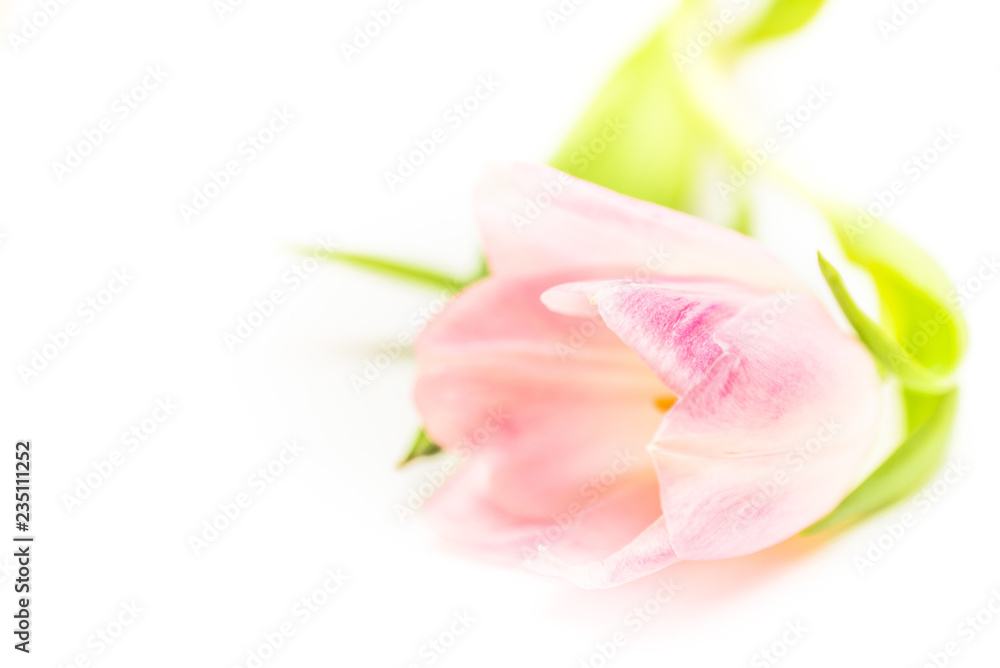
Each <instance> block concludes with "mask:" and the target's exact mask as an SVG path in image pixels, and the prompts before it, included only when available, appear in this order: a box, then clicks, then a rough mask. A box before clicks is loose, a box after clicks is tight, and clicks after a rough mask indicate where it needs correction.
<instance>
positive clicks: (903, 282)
mask: <svg viewBox="0 0 1000 668" xmlns="http://www.w3.org/2000/svg"><path fill="white" fill-rule="evenodd" d="M824 211H825V213H826V215H827V217H828V218H829V219H830V221H831V223H832V224H833V227H834V230H835V231H836V232H837V236H838V238H839V239H840V245H841V247H842V248H843V249H844V252H845V254H846V255H847V258H848V259H849V260H851V261H852V262H854V263H856V264H859V265H861V266H862V267H864V268H865V269H866V270H867V271H868V273H869V274H870V275H871V277H872V279H873V280H874V281H875V287H876V289H877V290H878V293H879V298H880V299H881V303H882V307H883V308H882V324H883V326H884V327H885V328H886V329H887V330H888V331H889V332H890V333H891V334H892V335H893V337H894V338H895V339H896V341H897V342H899V343H900V345H902V346H903V348H904V349H905V350H906V351H907V353H908V354H909V355H910V356H911V357H913V358H914V359H915V360H917V361H918V362H920V364H921V365H923V366H924V367H926V368H929V369H933V370H935V371H936V372H937V373H938V374H939V375H945V374H948V373H952V372H954V371H955V370H956V369H957V368H958V366H959V363H960V362H961V360H962V356H963V354H964V353H965V347H966V340H967V334H966V328H965V319H964V318H963V317H962V313H961V311H960V310H959V308H958V301H957V299H956V295H955V290H954V288H953V287H952V284H951V281H949V280H948V277H947V276H946V275H945V273H944V272H943V271H942V270H941V268H940V267H939V266H938V264H937V263H936V262H935V261H934V259H933V258H931V257H930V256H929V255H928V254H927V253H925V252H924V251H923V250H921V249H920V248H918V247H917V246H916V245H915V244H914V243H913V242H911V241H910V240H909V239H907V238H906V237H904V236H903V235H902V234H900V233H899V232H897V231H896V230H894V229H893V228H892V227H890V226H889V225H886V224H885V223H883V222H882V221H879V220H875V219H873V218H871V217H869V216H868V215H867V214H864V213H856V212H851V211H849V210H847V209H844V208H838V207H830V206H826V207H824Z"/></svg>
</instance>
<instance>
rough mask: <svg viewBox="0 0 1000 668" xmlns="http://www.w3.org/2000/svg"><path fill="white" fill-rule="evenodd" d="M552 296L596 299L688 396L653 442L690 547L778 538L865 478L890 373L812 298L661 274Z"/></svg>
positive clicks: (733, 546)
mask: <svg viewBox="0 0 1000 668" xmlns="http://www.w3.org/2000/svg"><path fill="white" fill-rule="evenodd" d="M582 296H583V297H586V298H585V299H581V297H582ZM544 299H545V301H546V303H548V304H550V305H552V306H554V307H556V308H559V309H561V310H563V311H564V312H570V313H577V314H579V313H584V312H586V304H587V302H588V301H589V302H591V303H593V304H596V308H597V310H598V311H599V312H600V315H601V316H602V318H603V319H604V321H605V322H606V323H607V324H608V326H609V327H610V328H611V329H612V330H614V331H615V332H616V333H617V334H618V335H619V336H620V337H621V338H622V340H623V341H625V342H626V343H627V344H629V346H631V347H632V348H633V349H634V350H635V351H636V352H637V353H638V355H639V356H640V357H641V358H642V359H643V360H644V361H645V362H646V364H648V365H649V367H650V368H651V369H653V370H654V371H655V372H656V373H657V375H658V376H659V377H660V379H661V380H662V381H663V382H664V384H665V385H666V386H668V387H669V388H670V389H671V390H672V391H673V393H674V394H675V395H677V396H678V397H679V400H678V401H677V403H676V404H675V405H674V406H673V408H671V410H670V411H669V412H668V413H667V414H666V415H665V416H664V418H663V421H662V423H661V425H660V428H659V430H658V432H657V435H656V438H655V441H654V444H653V446H652V452H653V456H654V459H655V462H656V470H657V473H658V475H659V478H660V489H661V504H662V507H663V511H664V516H665V518H666V524H667V529H668V531H669V534H670V537H671V538H670V544H671V547H672V548H673V550H674V551H675V552H676V554H677V556H678V558H680V559H684V560H695V559H719V558H727V557H734V556H739V555H742V554H748V553H751V552H755V551H758V550H761V549H763V548H766V547H769V546H771V545H774V544H776V543H778V542H780V541H782V540H784V539H786V538H788V537H790V536H792V535H794V534H796V533H798V532H799V531H801V530H802V529H803V528H805V527H806V526H808V525H809V524H811V523H812V522H814V521H816V520H818V519H819V518H821V517H822V516H823V515H825V514H826V513H827V512H828V511H830V510H831V509H832V508H833V507H834V506H835V505H836V504H837V503H838V502H839V501H840V500H841V499H842V498H843V497H844V495H845V494H846V493H847V492H848V491H849V490H850V488H851V487H852V485H853V484H854V483H855V482H856V479H855V475H856V473H857V471H859V470H860V467H861V465H862V463H863V461H864V460H865V458H866V457H867V455H868V453H869V452H870V449H871V448H872V447H873V445H874V443H875V439H876V435H877V428H878V419H879V413H880V405H881V401H880V390H879V379H878V374H877V372H876V369H875V366H874V363H873V362H872V359H871V357H870V355H868V353H867V352H866V351H865V350H864V348H863V347H862V346H861V345H860V344H859V343H858V342H857V341H855V340H854V339H853V338H850V337H848V336H846V335H845V334H844V333H842V332H841V331H840V329H839V328H838V327H837V325H836V324H835V323H834V322H833V320H832V319H831V318H830V317H829V315H828V314H827V313H826V311H825V310H824V309H823V307H822V306H821V305H820V304H819V303H818V302H817V301H816V300H815V298H813V297H812V296H810V295H808V294H803V293H797V292H791V291H785V292H783V293H780V294H767V293H765V292H761V291H755V290H748V289H746V288H742V287H739V286H735V285H732V284H725V283H715V284H712V283H705V282H691V281H670V280H660V281H652V282H649V283H635V282H628V281H606V282H588V283H578V284H570V285H567V286H560V287H558V288H555V289H554V290H552V291H550V292H548V293H546V295H545V297H544Z"/></svg>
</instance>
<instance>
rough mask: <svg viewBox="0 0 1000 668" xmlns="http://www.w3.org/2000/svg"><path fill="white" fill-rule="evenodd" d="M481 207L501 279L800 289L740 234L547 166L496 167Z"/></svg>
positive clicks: (479, 198) (489, 251)
mask: <svg viewBox="0 0 1000 668" xmlns="http://www.w3.org/2000/svg"><path fill="white" fill-rule="evenodd" d="M474 206H475V214H476V218H477V221H478V223H479V227H480V230H481V233H482V235H483V240H484V246H485V252H486V256H487V259H488V261H489V265H490V269H491V270H492V271H493V273H496V274H519V273H532V272H551V271H560V270H564V269H586V268H594V267H601V268H605V269H607V268H608V267H612V268H614V267H617V268H623V269H622V270H619V271H617V272H615V273H611V274H608V273H605V274H604V278H609V277H612V276H634V277H637V278H643V277H644V276H648V275H651V274H652V275H659V276H703V277H717V278H724V279H735V280H739V281H741V282H743V283H746V284H748V285H756V286H762V287H765V288H776V287H786V286H796V285H799V279H798V278H797V277H796V276H795V275H794V274H792V273H791V272H790V271H789V270H788V269H787V268H786V267H785V266H784V265H783V264H782V263H781V262H779V261H778V260H777V259H776V258H775V257H774V256H772V255H771V254H770V253H769V252H768V251H767V250H766V249H765V248H764V247H763V246H762V245H761V244H760V243H758V242H756V241H754V240H752V239H750V238H748V237H745V236H744V235H742V234H739V233H738V232H734V231H732V230H729V229H726V228H724V227H722V226H720V225H713V224H712V223H708V222H705V221H703V220H699V219H697V218H694V217H693V216H689V215H687V214H684V213H680V212H677V211H672V210H670V209H665V208H663V207H660V206H657V205H654V204H650V203H649V202H643V201H640V200H635V199H632V198H629V197H626V196H624V195H620V194H618V193H615V192H612V191H611V190H607V189H605V188H602V187H600V186H597V185H594V184H592V183H589V182H587V181H583V180H580V179H576V178H573V177H570V176H569V175H567V174H564V173H562V172H560V171H558V170H556V169H553V168H551V167H546V166H544V165H527V164H514V165H506V166H499V167H495V168H494V169H493V170H492V171H490V172H487V174H486V175H485V176H484V178H483V181H482V182H481V184H480V186H479V189H478V191H477V194H476V199H475V205H474ZM578 278H579V276H578Z"/></svg>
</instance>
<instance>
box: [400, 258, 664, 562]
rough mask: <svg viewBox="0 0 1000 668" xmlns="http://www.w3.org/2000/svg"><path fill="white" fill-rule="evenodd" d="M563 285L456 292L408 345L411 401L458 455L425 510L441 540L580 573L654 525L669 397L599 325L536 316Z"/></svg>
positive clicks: (484, 285)
mask: <svg viewBox="0 0 1000 668" xmlns="http://www.w3.org/2000/svg"><path fill="white" fill-rule="evenodd" d="M565 280H566V276H565V275H558V274H557V275H544V276H531V277H490V278H487V279H485V280H483V281H481V282H479V283H477V284H475V285H473V286H471V287H470V288H468V289H467V290H466V291H464V292H463V293H462V294H460V295H459V296H458V297H457V298H456V299H455V300H454V301H453V302H452V303H451V304H449V305H448V307H447V308H446V309H445V311H444V312H443V313H442V314H441V315H440V316H439V317H438V318H436V319H435V320H434V321H432V322H431V323H430V325H429V326H428V327H427V329H426V330H425V332H424V333H423V334H422V336H421V337H420V339H419V340H418V342H417V346H416V352H417V357H418V363H419V370H418V371H419V372H418V379H417V386H416V392H415V399H416V403H417V407H418V409H419V410H420V413H421V416H422V418H423V420H424V426H425V429H426V430H427V434H428V435H429V437H430V438H431V439H433V440H434V442H436V443H439V444H440V445H441V446H442V447H443V448H444V449H445V450H450V451H452V452H453V453H456V454H458V455H459V456H460V457H462V458H465V459H467V461H466V462H465V463H464V464H463V465H462V468H461V470H460V471H459V472H458V473H457V474H456V475H455V476H454V478H453V479H452V480H450V481H449V482H448V483H446V484H445V486H444V488H443V489H441V490H439V491H438V492H437V494H436V495H435V497H434V498H433V499H432V500H431V502H430V503H428V506H427V509H428V513H429V514H430V515H432V516H434V517H436V518H438V520H439V521H438V522H437V524H439V525H440V526H441V527H442V529H443V530H445V533H448V534H452V535H453V536H454V537H456V538H460V539H461V540H462V542H465V543H467V544H477V543H478V544H486V543H491V544H493V543H499V544H502V545H503V546H505V547H507V548H509V549H508V553H509V554H511V555H512V556H515V557H516V558H518V559H522V558H523V557H524V556H525V553H524V551H523V549H522V548H527V549H528V550H529V551H535V550H536V548H537V547H538V546H539V545H542V546H544V547H547V548H550V549H551V550H552V551H553V553H554V554H555V553H558V554H560V557H561V558H567V559H570V560H571V561H572V562H573V563H574V564H577V565H579V563H582V561H583V560H587V561H593V560H598V559H601V558H604V557H608V556H609V555H612V554H613V553H615V552H616V551H618V550H620V549H622V548H623V547H625V546H626V545H627V544H628V543H629V542H630V541H631V540H633V539H635V538H636V537H637V536H638V535H639V534H641V533H642V532H643V531H644V530H645V529H646V528H647V527H648V526H649V525H650V524H652V523H653V522H655V521H656V520H657V518H658V517H659V516H660V508H659V492H658V486H657V481H656V473H655V471H654V469H653V467H652V461H651V459H650V457H649V454H648V452H647V451H646V450H645V446H646V444H648V443H649V441H650V439H651V438H652V436H653V434H654V433H655V432H656V429H657V427H658V425H659V423H660V419H661V416H662V412H663V408H662V406H663V403H664V401H666V403H669V402H670V401H671V400H672V396H671V395H670V394H669V392H668V391H667V390H666V388H664V386H663V384H662V383H661V382H660V381H659V379H658V378H657V377H656V376H655V374H653V373H652V372H651V371H650V370H649V369H648V368H647V367H646V366H645V365H644V364H643V363H642V361H641V360H639V358H638V357H636V355H635V353H634V352H632V351H631V350H630V349H629V348H628V347H627V346H626V345H625V344H624V343H622V341H621V340H620V339H619V338H618V337H617V336H616V335H615V334H614V333H612V332H611V331H610V330H608V329H607V327H606V326H605V325H604V324H603V322H602V321H601V320H600V319H599V318H597V319H594V320H580V319H578V318H574V317H568V316H564V315H559V314H556V313H553V312H552V311H550V310H548V309H547V308H545V306H544V305H543V304H542V303H541V301H540V299H539V297H540V295H541V293H542V292H543V291H544V290H545V289H546V288H548V287H549V286H551V285H554V284H558V283H559V282H561V281H565ZM623 509H625V510H627V512H623ZM623 517H627V518H628V520H627V521H623V520H622V518H623ZM432 519H433V517H432ZM560 524H567V526H566V527H562V528H560ZM553 526H555V527H557V528H558V529H559V531H557V533H558V536H556V539H555V540H551V541H550V540H548V539H547V538H545V535H544V532H545V530H546V529H550V528H551V527H553ZM540 536H541V538H540ZM664 565H665V564H664Z"/></svg>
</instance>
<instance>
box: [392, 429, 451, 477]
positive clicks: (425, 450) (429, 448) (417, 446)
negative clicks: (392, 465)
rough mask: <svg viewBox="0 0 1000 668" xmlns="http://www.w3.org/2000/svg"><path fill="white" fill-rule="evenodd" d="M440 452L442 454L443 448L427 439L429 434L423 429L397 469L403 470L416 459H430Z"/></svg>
mask: <svg viewBox="0 0 1000 668" xmlns="http://www.w3.org/2000/svg"><path fill="white" fill-rule="evenodd" d="M439 452H441V446H439V445H438V444H437V443H435V442H434V441H432V440H431V439H429V438H428V437H427V433H426V432H425V431H424V430H423V429H421V430H420V431H418V432H417V437H416V438H415V439H414V440H413V445H411V446H410V449H409V450H408V451H407V453H406V455H405V456H404V457H403V458H402V459H401V460H400V461H399V463H398V464H397V465H396V466H397V468H403V467H404V466H406V465H407V464H409V463H410V462H412V461H413V460H414V459H419V458H420V457H429V456H431V455H436V454H437V453H439Z"/></svg>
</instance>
